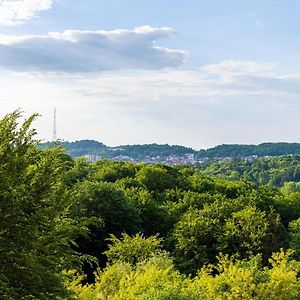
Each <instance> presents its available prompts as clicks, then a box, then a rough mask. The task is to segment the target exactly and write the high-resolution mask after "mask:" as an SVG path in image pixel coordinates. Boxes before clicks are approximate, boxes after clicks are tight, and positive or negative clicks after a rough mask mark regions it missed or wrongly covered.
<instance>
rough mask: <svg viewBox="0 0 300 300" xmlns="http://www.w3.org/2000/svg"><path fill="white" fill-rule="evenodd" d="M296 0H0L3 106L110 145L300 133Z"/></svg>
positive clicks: (62, 133) (191, 143)
mask: <svg viewBox="0 0 300 300" xmlns="http://www.w3.org/2000/svg"><path fill="white" fill-rule="evenodd" d="M299 13H300V1H298V0H243V1H241V0H226V1H224V0H210V1H207V0H185V1H179V0H164V1H161V0H151V1H149V0H148V1H146V0H109V1H108V0H106V1H104V0H85V1H82V0H0V117H2V116H4V115H5V114H7V113H9V112H12V111H14V110H15V109H18V108H20V109H21V110H22V111H24V116H25V117H26V116H27V117H28V116H29V115H31V114H32V113H39V114H40V117H38V119H37V120H36V121H35V123H34V127H35V128H37V131H38V138H40V139H41V140H43V141H47V140H51V137H52V131H53V110H54V107H56V111H57V136H58V138H60V139H62V140H68V141H75V140H80V139H94V140H98V141H101V142H103V143H104V144H106V145H110V146H115V145H124V144H145V143H160V144H166V143H168V144H178V145H184V146H188V147H192V148H194V149H202V148H208V147H213V146H216V145H219V144H235V143H238V144H258V143H262V142H278V141H286V142H300V134H299V131H298V130H299V128H300V118H299V113H300V55H299V53H300V38H299V32H300V18H299Z"/></svg>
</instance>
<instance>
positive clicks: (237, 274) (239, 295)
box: [189, 251, 300, 300]
mask: <svg viewBox="0 0 300 300" xmlns="http://www.w3.org/2000/svg"><path fill="white" fill-rule="evenodd" d="M289 256H290V252H287V253H285V252H283V251H281V252H278V253H274V254H273V255H272V258H271V259H270V265H271V267H270V268H266V267H265V268H264V267H262V266H261V259H260V257H259V256H257V257H254V258H252V259H251V260H249V261H245V260H236V259H233V258H229V257H228V256H221V257H220V258H219V263H218V264H217V265H216V266H208V267H205V268H203V269H202V270H201V271H200V272H199V273H198V276H197V277H196V278H195V279H194V280H193V282H192V284H191V286H189V289H191V290H192V291H194V292H195V293H196V294H197V295H198V297H199V298H198V299H203V300H215V299H219V300H223V299H224V300H225V299H226V300H227V299H228V300H229V299H230V300H240V299H245V300H247V299H248V300H251V299H255V300H273V299H278V300H288V299H289V300H292V299H299V298H298V297H299V296H300V293H299V281H298V278H297V274H298V271H299V263H297V262H296V261H294V260H290V258H289ZM215 273H217V274H216V275H214V274H215Z"/></svg>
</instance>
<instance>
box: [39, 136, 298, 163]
mask: <svg viewBox="0 0 300 300" xmlns="http://www.w3.org/2000/svg"><path fill="white" fill-rule="evenodd" d="M51 145H52V143H49V142H47V143H42V144H41V145H40V146H41V148H42V149H45V148H47V147H50V146H51ZM61 145H62V146H63V147H64V148H65V149H66V151H67V153H68V154H69V155H71V156H72V157H74V158H75V157H80V156H85V155H94V156H99V157H101V158H116V159H119V160H133V161H134V160H136V161H144V160H146V159H149V158H158V159H161V160H162V161H163V162H164V160H165V159H167V158H168V157H171V156H179V157H183V156H185V155H189V154H193V155H194V156H195V159H196V160H195V162H198V160H200V161H201V160H203V159H204V160H205V159H206V160H219V159H222V158H246V157H256V156H257V157H265V156H279V155H287V154H300V143H263V144H259V145H238V144H232V145H219V146H216V147H213V148H210V149H207V150H199V151H196V150H193V149H192V148H187V147H184V146H178V145H168V144H164V145H159V144H145V145H123V146H117V147H109V146H106V145H104V144H103V143H101V142H97V141H93V140H81V141H75V142H62V143H61ZM155 162H157V161H155ZM187 162H188V161H187Z"/></svg>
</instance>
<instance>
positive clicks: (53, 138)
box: [52, 107, 57, 143]
mask: <svg viewBox="0 0 300 300" xmlns="http://www.w3.org/2000/svg"><path fill="white" fill-rule="evenodd" d="M56 141H57V136H56V107H55V108H54V113H53V133H52V142H54V143H55V142H56Z"/></svg>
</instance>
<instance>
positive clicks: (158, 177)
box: [136, 165, 177, 192]
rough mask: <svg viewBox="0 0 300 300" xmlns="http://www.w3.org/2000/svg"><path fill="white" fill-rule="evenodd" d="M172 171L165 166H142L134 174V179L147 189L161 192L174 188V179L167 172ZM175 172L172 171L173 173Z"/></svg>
mask: <svg viewBox="0 0 300 300" xmlns="http://www.w3.org/2000/svg"><path fill="white" fill-rule="evenodd" d="M168 170H172V169H171V168H168V167H166V166H160V165H158V166H144V167H143V168H142V169H140V170H139V171H138V172H137V174H136V179H137V180H138V181H139V182H141V183H142V184H143V185H144V186H145V187H146V188H147V189H149V190H152V191H155V192H162V191H163V190H165V189H171V188H175V187H176V183H177V181H176V178H174V176H172V174H170V173H169V172H168ZM174 171H175V170H173V172H174Z"/></svg>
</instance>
